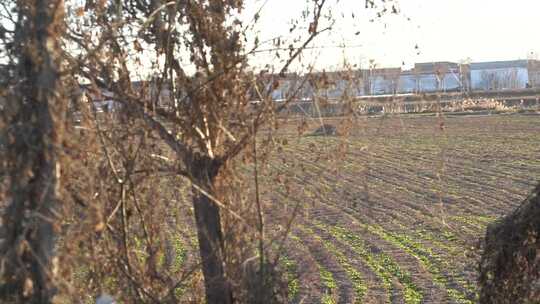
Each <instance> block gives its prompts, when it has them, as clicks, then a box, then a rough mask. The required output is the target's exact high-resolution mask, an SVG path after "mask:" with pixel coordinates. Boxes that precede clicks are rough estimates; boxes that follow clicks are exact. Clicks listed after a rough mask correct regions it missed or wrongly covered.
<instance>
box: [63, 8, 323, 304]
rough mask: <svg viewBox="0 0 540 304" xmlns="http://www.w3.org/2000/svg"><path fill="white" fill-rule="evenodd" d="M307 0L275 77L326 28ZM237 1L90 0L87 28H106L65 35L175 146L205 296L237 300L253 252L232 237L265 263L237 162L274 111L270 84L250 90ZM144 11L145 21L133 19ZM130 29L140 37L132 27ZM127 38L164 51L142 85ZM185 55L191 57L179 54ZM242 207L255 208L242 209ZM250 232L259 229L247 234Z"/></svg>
mask: <svg viewBox="0 0 540 304" xmlns="http://www.w3.org/2000/svg"><path fill="white" fill-rule="evenodd" d="M306 3H307V4H310V7H311V8H310V9H309V12H310V14H309V18H311V19H310V21H309V22H308V25H309V26H308V29H307V30H308V35H307V36H306V37H305V38H304V39H303V40H301V41H299V42H298V43H297V45H292V44H291V46H290V48H289V49H290V52H289V57H288V59H287V60H286V61H285V62H284V64H283V66H282V67H281V69H279V74H282V75H283V74H284V73H285V72H286V71H287V69H288V67H289V66H290V65H291V64H292V63H293V62H294V61H295V59H297V57H298V56H299V55H300V53H301V52H302V51H303V50H304V49H305V48H306V46H307V45H309V43H310V42H311V41H312V40H313V39H314V38H315V37H316V36H317V35H318V34H320V33H321V32H322V31H325V30H328V29H329V28H330V27H329V26H321V25H320V23H322V22H323V21H322V19H323V17H324V16H323V10H324V7H325V4H326V0H314V1H307V2H306ZM242 8H243V3H242V1H221V0H211V1H179V2H165V1H160V0H152V1H142V0H137V1H131V2H129V3H124V4H120V3H111V4H105V3H104V2H102V3H92V4H91V5H87V7H86V9H88V10H90V11H92V14H93V17H92V19H93V20H92V21H93V26H95V27H97V28H100V29H102V30H103V31H102V32H101V33H100V34H98V35H97V36H92V35H90V34H88V33H85V32H84V31H77V30H73V32H72V33H71V38H72V41H74V42H75V43H77V44H78V47H79V48H80V49H83V50H85V52H86V57H85V58H86V59H85V60H86V61H84V62H79V64H81V75H82V76H83V77H85V78H86V79H87V80H88V81H89V82H90V83H92V84H93V85H94V86H96V87H100V88H101V89H108V90H110V91H111V92H114V99H115V100H116V101H117V102H119V103H121V104H123V108H124V111H126V113H129V115H130V116H131V117H134V118H136V119H139V120H140V121H142V122H144V125H145V126H146V128H147V129H148V130H151V131H152V132H154V133H155V134H157V135H158V136H159V137H160V138H161V139H162V140H163V142H164V143H165V144H167V145H168V147H169V148H170V149H171V150H172V151H173V153H174V155H175V161H176V162H177V163H178V168H177V170H176V174H179V175H182V176H185V177H187V178H188V179H189V180H190V181H191V183H192V197H193V208H194V214H195V219H196V225H197V234H198V242H199V249H200V256H201V260H202V272H203V274H204V279H205V286H206V300H207V302H208V303H231V302H232V301H233V300H234V299H236V300H238V299H239V298H240V297H241V295H240V294H239V292H237V293H236V294H233V288H232V286H231V284H232V282H231V280H233V281H235V280H238V279H239V278H240V277H241V276H240V275H239V273H240V272H241V267H242V266H241V265H242V264H243V263H244V261H245V260H246V259H248V258H249V257H250V256H252V255H253V254H254V251H253V248H252V247H251V245H250V244H251V243H250V242H245V243H243V244H242V243H238V242H237V240H236V239H237V238H254V239H258V243H259V246H257V248H258V256H259V260H260V267H261V268H260V269H261V272H263V271H262V269H263V264H264V255H265V253H264V252H263V251H264V244H263V243H264V240H263V238H264V236H263V221H262V217H263V216H262V210H261V208H260V202H259V201H258V200H256V202H254V204H252V205H251V206H245V203H244V202H243V200H245V198H243V197H244V196H245V194H244V193H243V192H242V189H241V188H239V186H238V184H237V182H236V177H237V174H236V173H235V172H236V168H235V165H234V162H235V159H236V158H237V157H238V156H239V155H241V154H242V153H243V152H244V151H245V149H246V148H249V151H251V150H252V147H253V145H255V137H256V134H257V132H258V130H259V129H260V128H261V126H263V124H265V123H266V122H268V121H269V120H270V119H271V117H273V114H274V113H275V112H277V111H278V110H279V109H276V106H275V104H274V102H272V100H271V98H270V93H271V90H265V88H260V87H257V86H256V85H255V87H254V84H255V83H256V78H255V76H254V75H253V74H252V73H251V72H250V71H249V65H248V62H247V59H248V57H249V56H250V54H252V53H253V52H254V51H255V50H256V48H257V47H258V46H257V45H255V47H254V49H251V50H249V49H246V46H245V42H244V41H245V39H246V37H245V32H246V26H244V25H243V24H242V22H241V21H240V19H238V17H237V16H238V14H239V13H240V12H241V10H242ZM141 16H142V19H143V20H145V21H144V23H143V24H142V25H140V26H134V23H133V21H134V20H136V19H140V18H141ZM306 16H308V15H306ZM257 18H258V17H257V16H255V17H254V22H256V19H257ZM327 18H329V17H327ZM133 31H135V32H137V35H136V36H132V35H130V34H129V33H130V32H133ZM303 36H305V35H303ZM96 41H97V43H96ZM133 45H135V49H136V50H138V51H139V52H141V53H144V54H145V55H148V56H152V58H154V60H155V61H154V62H158V61H159V60H160V58H164V62H163V63H162V64H159V63H157V64H156V65H157V66H159V70H158V73H157V76H155V77H154V78H153V81H152V82H143V83H142V85H141V86H139V87H138V88H136V87H134V86H133V81H132V77H133V75H134V71H133V68H132V67H131V66H130V64H129V60H130V51H131V49H132V48H133ZM185 58H189V61H188V62H187V63H186V62H185V61H182V60H183V59H185ZM186 68H188V69H189V68H191V69H192V70H193V71H195V73H194V74H192V73H191V72H189V71H187V70H186ZM149 88H152V89H151V90H154V91H157V92H161V91H163V90H168V91H169V92H170V101H169V102H168V103H167V105H166V106H157V105H159V102H158V97H157V96H155V95H154V96H151V95H152V94H150V96H149V95H148V94H146V93H145V91H147V90H149ZM253 89H254V90H253ZM253 91H254V92H255V94H256V96H257V98H258V99H260V100H261V102H260V103H259V104H258V105H257V106H256V107H254V106H253V105H252V104H251V103H250V99H249V97H250V96H249V95H250V94H249V93H250V92H253ZM158 95H159V94H158ZM293 97H294V96H292V95H291V96H290V98H289V100H290V99H292V98H293ZM283 106H284V105H282V107H283ZM255 205H256V207H252V206H255ZM242 210H244V211H246V210H252V211H250V212H253V213H252V215H248V216H245V214H244V215H242V214H241V212H240V211H242ZM241 227H244V228H241ZM246 227H247V228H249V229H247V230H246ZM235 229H236V230H235ZM253 232H257V233H256V235H253V236H250V234H252V233H253ZM227 248H229V251H228V252H227ZM234 251H236V252H234ZM233 252H234V253H233ZM262 281H264V279H263V280H261V282H262ZM236 283H238V282H236Z"/></svg>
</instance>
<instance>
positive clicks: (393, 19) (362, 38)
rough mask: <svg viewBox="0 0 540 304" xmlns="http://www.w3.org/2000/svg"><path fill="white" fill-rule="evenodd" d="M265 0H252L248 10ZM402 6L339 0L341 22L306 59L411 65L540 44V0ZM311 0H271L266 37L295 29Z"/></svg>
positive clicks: (409, 0)
mask: <svg viewBox="0 0 540 304" xmlns="http://www.w3.org/2000/svg"><path fill="white" fill-rule="evenodd" d="M264 2H265V1H262V0H258V1H246V3H247V9H246V11H245V12H244V14H246V15H249V14H252V13H253V12H254V11H255V10H256V9H257V8H258V7H260V6H261V5H263V3H264ZM397 6H398V7H399V14H397V15H396V14H385V15H384V16H383V17H381V18H373V17H374V16H375V13H376V10H375V9H366V8H365V3H364V1H360V0H341V1H337V3H336V2H333V9H332V10H333V17H334V18H335V19H336V23H335V25H334V29H335V30H333V31H331V34H326V35H325V34H323V35H321V36H319V37H318V38H317V39H316V40H315V42H314V43H313V46H315V47H316V48H315V49H314V50H312V51H311V52H309V54H308V56H306V57H304V59H307V60H311V61H315V62H316V67H317V68H318V69H323V68H335V67H339V66H341V65H342V63H343V58H347V61H348V62H349V63H351V64H360V65H362V66H366V65H367V64H368V62H369V60H370V59H372V60H374V61H375V62H376V63H377V65H378V66H396V67H398V66H403V67H404V68H408V67H410V66H412V65H413V64H414V63H415V62H428V61H454V62H460V61H464V60H467V59H469V60H473V61H495V60H512V59H525V58H527V57H536V55H535V54H536V53H537V52H538V51H540V39H538V37H537V35H536V29H538V28H540V18H538V12H539V11H540V1H534V0H515V1H505V0H474V1H472V0H399V1H397ZM304 7H305V1H300V0H269V1H267V3H266V4H265V5H264V7H263V9H262V13H261V19H260V23H259V25H258V26H257V29H258V30H259V31H260V37H261V39H260V40H261V41H263V40H265V39H270V38H273V37H275V36H277V35H281V34H287V33H288V29H289V24H290V21H291V20H292V19H294V18H298V17H299V16H300V15H301V11H302V9H303V8H304ZM353 14H354V18H353V17H352V16H353ZM370 19H374V20H373V21H370ZM340 46H345V47H344V48H343V47H340ZM267 56H269V57H264V56H262V55H261V56H259V57H258V60H256V63H255V64H260V63H263V62H268V60H269V59H270V57H272V55H267Z"/></svg>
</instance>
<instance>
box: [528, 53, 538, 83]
mask: <svg viewBox="0 0 540 304" xmlns="http://www.w3.org/2000/svg"><path fill="white" fill-rule="evenodd" d="M527 72H528V76H529V87H530V88H540V61H539V60H529V61H528V62H527Z"/></svg>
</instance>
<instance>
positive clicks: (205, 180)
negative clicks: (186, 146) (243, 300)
mask: <svg viewBox="0 0 540 304" xmlns="http://www.w3.org/2000/svg"><path fill="white" fill-rule="evenodd" d="M187 163H189V164H191V166H190V171H191V172H190V173H191V174H192V178H193V183H194V184H195V186H193V187H192V192H193V208H194V211H195V221H196V224H197V236H198V240H199V252H200V256H201V261H202V271H203V276H204V283H205V289H206V302H207V303H208V304H217V303H226V304H229V303H232V291H231V288H230V284H229V282H228V280H227V277H226V275H225V270H224V267H225V259H224V250H223V232H222V229H221V218H220V212H219V211H220V210H219V207H218V206H217V205H216V204H215V203H214V202H213V201H212V199H211V198H209V197H208V195H206V194H210V195H212V196H213V197H214V198H215V197H216V196H215V189H216V188H215V181H216V177H217V175H218V172H219V169H220V167H221V164H220V163H219V162H218V161H216V160H214V159H211V158H209V157H207V156H200V155H198V154H196V155H195V157H193V159H192V160H191V162H187ZM197 188H200V189H202V190H203V191H204V192H206V194H204V193H202V191H200V189H197Z"/></svg>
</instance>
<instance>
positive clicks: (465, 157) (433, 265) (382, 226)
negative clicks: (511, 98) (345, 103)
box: [261, 114, 540, 303]
mask: <svg viewBox="0 0 540 304" xmlns="http://www.w3.org/2000/svg"><path fill="white" fill-rule="evenodd" d="M318 123H320V122H319V121H310V122H309V124H310V128H311V129H314V128H316V127H317V124H318ZM325 123H330V124H335V125H339V124H340V123H341V122H340V121H339V120H333V121H332V120H329V121H325ZM290 124H291V127H290V128H289V129H288V130H290V132H284V134H282V135H280V136H279V140H281V141H282V140H284V139H285V142H286V144H285V145H284V146H283V147H282V149H280V152H279V154H278V155H277V156H276V157H274V158H273V159H272V160H271V161H269V163H268V167H267V168H266V170H265V173H264V174H262V173H261V175H263V176H262V177H261V180H262V184H263V185H264V190H263V191H262V192H263V193H262V194H263V197H264V201H265V204H266V205H265V208H266V222H267V224H266V227H267V233H268V235H279V234H281V233H282V232H283V231H285V230H286V229H287V226H288V221H289V219H290V218H291V216H293V215H294V216H295V219H294V221H293V225H292V226H291V229H290V234H289V237H288V238H287V241H286V244H285V246H284V252H283V254H282V257H281V261H282V264H283V265H284V267H285V269H286V270H287V272H288V277H289V297H290V300H291V302H293V303H474V302H475V299H476V293H477V287H476V269H477V261H478V258H479V254H480V249H481V248H480V244H481V242H479V240H480V239H481V238H482V237H483V236H484V233H485V229H486V226H487V225H488V224H489V223H490V222H493V221H495V220H496V219H497V218H499V217H501V216H503V215H504V214H508V213H509V212H511V211H512V210H513V209H514V208H515V207H517V206H518V205H519V204H520V202H521V201H522V200H523V199H524V198H525V197H526V196H527V194H528V192H529V191H530V190H531V189H532V188H533V186H534V185H535V183H536V182H538V181H539V180H540V116H536V115H518V114H515V115H492V116H447V117H445V118H444V119H442V118H438V117H433V116H431V117H423V116H403V117H398V116H394V117H386V118H385V117H378V118H361V119H358V120H356V121H354V122H353V123H352V124H350V125H349V127H350V130H351V131H350V132H351V133H350V134H349V135H347V136H306V135H302V136H299V135H298V134H297V131H296V127H295V126H296V124H295V122H291V123H290ZM338 129H339V128H338Z"/></svg>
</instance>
